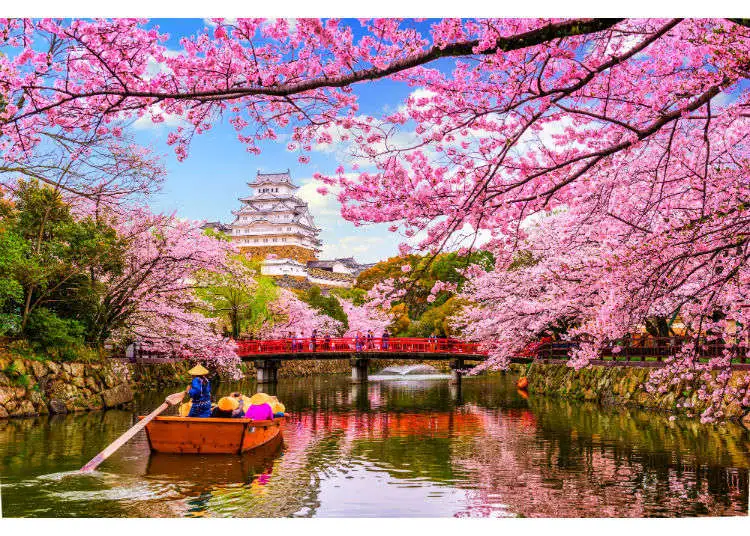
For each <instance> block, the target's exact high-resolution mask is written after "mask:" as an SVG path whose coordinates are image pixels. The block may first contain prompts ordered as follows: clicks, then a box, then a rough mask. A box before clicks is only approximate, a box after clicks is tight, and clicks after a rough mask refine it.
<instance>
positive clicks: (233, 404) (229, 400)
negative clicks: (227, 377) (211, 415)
mask: <svg viewBox="0 0 750 536" xmlns="http://www.w3.org/2000/svg"><path fill="white" fill-rule="evenodd" d="M238 407H240V403H239V402H238V401H237V399H236V398H234V397H231V396H225V397H224V398H221V399H219V409H220V410H222V411H234V410H236V409H237V408H238Z"/></svg>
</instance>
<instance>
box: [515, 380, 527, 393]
mask: <svg viewBox="0 0 750 536" xmlns="http://www.w3.org/2000/svg"><path fill="white" fill-rule="evenodd" d="M528 386H529V380H528V379H526V376H522V377H520V378H519V379H518V381H517V382H516V387H518V388H519V389H521V390H524V391H525V390H526V388H527V387H528Z"/></svg>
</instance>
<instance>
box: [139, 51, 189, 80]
mask: <svg viewBox="0 0 750 536" xmlns="http://www.w3.org/2000/svg"><path fill="white" fill-rule="evenodd" d="M179 55H180V53H179V52H178V51H177V50H169V49H167V50H165V51H164V56H166V57H168V58H176V57H177V56H179ZM161 73H165V74H173V73H174V71H172V69H170V68H169V66H167V64H166V63H165V62H163V61H156V58H154V57H153V56H149V58H148V60H147V62H146V73H145V74H144V75H143V77H142V78H143V79H144V80H151V79H152V78H154V77H155V76H156V75H158V74H161Z"/></svg>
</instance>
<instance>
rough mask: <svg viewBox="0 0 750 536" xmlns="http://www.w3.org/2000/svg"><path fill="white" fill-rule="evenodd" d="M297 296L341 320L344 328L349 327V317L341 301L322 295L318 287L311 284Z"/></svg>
mask: <svg viewBox="0 0 750 536" xmlns="http://www.w3.org/2000/svg"><path fill="white" fill-rule="evenodd" d="M299 298H300V299H301V300H302V301H304V302H306V303H307V304H308V305H310V307H313V308H314V309H317V310H318V311H320V312H321V313H323V314H325V315H328V316H330V317H331V318H333V319H334V320H338V321H339V322H341V323H342V324H343V326H344V329H345V330H346V329H349V319H348V318H347V316H346V313H345V312H344V308H343V307H342V306H341V303H339V301H338V300H337V299H336V297H335V296H323V294H322V292H321V290H320V287H317V286H313V287H311V288H310V289H309V290H307V291H305V292H302V293H300V294H299Z"/></svg>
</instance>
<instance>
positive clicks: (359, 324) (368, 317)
mask: <svg viewBox="0 0 750 536" xmlns="http://www.w3.org/2000/svg"><path fill="white" fill-rule="evenodd" d="M339 303H341V306H342V307H343V308H344V312H345V313H346V318H347V320H348V322H349V329H348V330H347V331H346V333H344V337H354V336H355V335H356V334H357V332H358V331H360V332H362V333H366V332H367V331H368V330H370V329H371V330H372V331H373V333H375V336H376V337H380V335H382V333H383V331H384V330H385V329H386V328H387V327H388V326H389V325H390V324H391V322H392V321H393V319H392V318H391V317H390V316H389V315H388V314H386V313H385V312H384V311H383V310H382V309H380V308H378V307H374V306H372V305H370V304H368V303H365V304H363V305H359V306H357V305H354V304H353V303H352V302H351V301H349V300H345V299H343V298H339Z"/></svg>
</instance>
